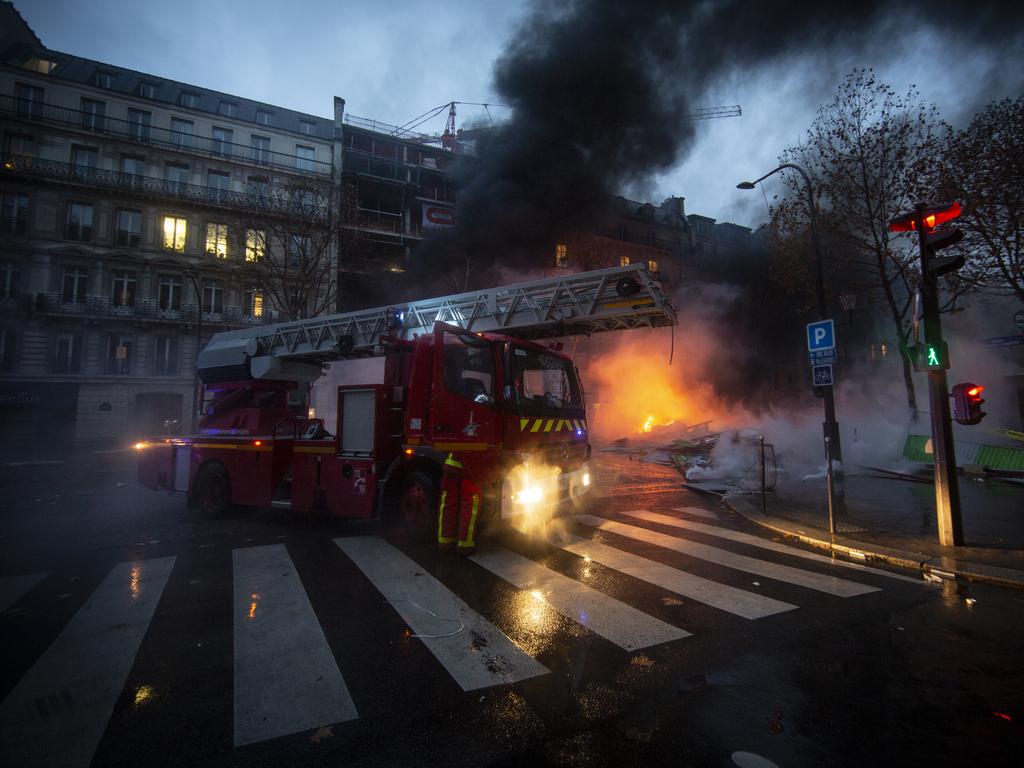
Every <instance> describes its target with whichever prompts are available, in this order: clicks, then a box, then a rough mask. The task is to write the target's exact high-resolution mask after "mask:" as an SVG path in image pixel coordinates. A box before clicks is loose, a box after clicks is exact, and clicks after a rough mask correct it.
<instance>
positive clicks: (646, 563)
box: [552, 534, 797, 619]
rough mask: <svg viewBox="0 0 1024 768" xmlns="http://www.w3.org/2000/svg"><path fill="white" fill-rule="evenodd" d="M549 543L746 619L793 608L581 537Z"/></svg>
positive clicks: (559, 539)
mask: <svg viewBox="0 0 1024 768" xmlns="http://www.w3.org/2000/svg"><path fill="white" fill-rule="evenodd" d="M552 543H553V544H555V545H556V546H559V547H561V548H562V549H564V550H566V551H567V552H572V553H573V554H574V555H579V556H580V557H584V558H589V559H590V560H592V561H593V562H595V563H600V564H601V565H603V566H605V567H607V568H611V569H613V570H616V571H619V572H620V573H624V574H626V575H627V576H632V577H633V578H634V579H640V580H641V581H646V582H648V583H649V584H654V585H655V586H656V587H661V588H662V589H666V590H668V591H669V592H674V593H675V594H677V595H682V596H683V597H688V598H690V599H691V600H696V601H697V602H698V603H704V604H705V605H710V606H712V607H713V608H718V609H719V610H722V611H726V612H727V613H731V614H733V615H734V616H742V617H743V618H745V619H760V618H764V617H765V616H772V615H774V614H776V613H783V612H784V611H792V610H794V609H795V608H796V607H797V606H795V605H793V604H791V603H784V602H782V601H781V600H775V599H774V598H771V597H765V596H763V595H758V594H755V593H753V592H747V591H746V590H743V589H737V588H736V587H731V586H729V585H728V584H719V583H718V582H717V581H711V580H710V579H705V578H703V577H701V576H695V575H694V574H692V573H687V572H686V571H680V570H679V569H678V568H672V567H670V566H668V565H663V564H661V563H656V562H655V561H653V560H648V559H647V558H645V557H640V556H639V555H634V554H633V553H631V552H625V551H623V550H621V549H617V548H615V547H609V546H608V545H606V544H600V543H598V542H596V541H592V540H591V539H585V538H582V537H580V536H572V535H569V534H562V536H561V537H560V538H558V539H552Z"/></svg>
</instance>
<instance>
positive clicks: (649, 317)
mask: <svg viewBox="0 0 1024 768" xmlns="http://www.w3.org/2000/svg"><path fill="white" fill-rule="evenodd" d="M437 322H443V323H448V324H450V325H457V326H459V327H461V328H465V329H466V330H467V331H478V332H488V331H489V332H496V333H505V334H508V335H511V336H516V337H518V338H522V339H544V338H553V337H559V336H571V335H575V334H582V335H589V334H592V333H599V332H601V331H615V330H622V329H628V328H641V327H650V328H656V327H660V326H667V325H674V324H675V322H676V311H675V308H674V307H673V306H672V305H671V303H670V302H669V300H668V298H667V297H666V296H665V295H664V294H663V293H662V291H661V286H660V285H659V284H658V282H657V281H655V280H654V278H652V277H651V275H650V274H648V272H647V270H646V269H645V268H644V265H642V264H629V265H627V266H624V267H614V268H611V269H599V270H594V271H592V272H577V273H568V274H565V275H562V276H559V277H553V278H547V279H543V280H533V281H530V282H525V283H515V284H512V285H505V286H500V287H498V288H487V289H484V290H480V291H471V292H469V293H460V294H456V295H454V296H442V297H439V298H434V299H425V300H423V301H417V302H412V303H410V304H407V305H405V306H401V305H393V306H390V307H378V308H376V309H365V310H360V311H356V312H345V313H342V314H338V315H325V316H321V317H314V318H309V319H307V320H295V321H292V322H285V323H279V324H276V325H265V326H260V327H254V328H246V329H243V330H238V331H226V332H224V333H218V334H216V335H215V336H214V337H213V338H212V339H211V341H210V343H209V344H208V345H207V346H206V348H205V349H203V351H202V352H201V353H200V354H199V359H198V361H197V368H198V369H199V373H200V375H201V376H202V378H203V380H204V381H206V382H207V383H210V382H211V381H224V380H239V379H248V378H250V377H252V378H256V379H285V380H289V381H311V380H313V379H315V378H317V377H318V376H319V375H320V370H321V366H322V364H323V363H324V362H326V361H329V360H338V359H343V358H347V357H358V356H367V355H373V354H375V353H377V352H379V346H378V345H379V343H380V339H381V337H382V336H390V337H393V338H411V337H412V336H414V335H416V334H419V333H426V332H428V331H430V330H431V329H432V328H433V326H434V323H437Z"/></svg>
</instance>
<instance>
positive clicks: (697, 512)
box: [672, 507, 718, 520]
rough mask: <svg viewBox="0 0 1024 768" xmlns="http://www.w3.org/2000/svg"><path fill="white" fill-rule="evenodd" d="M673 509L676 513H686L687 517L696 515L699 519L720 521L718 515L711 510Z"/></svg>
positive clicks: (697, 508)
mask: <svg viewBox="0 0 1024 768" xmlns="http://www.w3.org/2000/svg"><path fill="white" fill-rule="evenodd" d="M672 509H673V510H674V511H675V512H684V513H685V514H687V515H696V516H697V517H704V518H707V519H708V520H717V519H718V515H716V514H715V513H714V512H712V511H711V510H710V509H701V508H700V507H672Z"/></svg>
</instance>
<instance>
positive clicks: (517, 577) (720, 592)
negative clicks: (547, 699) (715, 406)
mask: <svg viewBox="0 0 1024 768" xmlns="http://www.w3.org/2000/svg"><path fill="white" fill-rule="evenodd" d="M694 510H696V508H690V507H684V508H677V509H674V510H672V511H673V512H678V513H680V514H665V513H660V512H651V511H648V510H630V511H625V512H622V513H621V517H623V518H625V519H626V520H629V521H631V522H624V521H622V520H614V519H610V518H608V517H596V516H593V515H577V516H575V517H572V518H570V520H571V521H572V522H573V523H575V524H578V526H579V527H578V528H577V529H576V532H575V533H570V532H562V533H560V534H553V535H552V537H551V538H550V539H549V540H548V541H547V542H546V544H545V550H544V551H546V552H548V553H551V554H552V556H551V557H545V558H543V562H538V559H537V558H535V557H532V556H527V555H526V554H523V553H521V552H519V551H516V549H517V546H518V544H517V541H516V540H515V539H513V540H510V541H509V542H506V543H498V542H492V543H491V544H490V545H489V546H486V547H484V548H482V549H481V551H480V552H479V553H478V554H476V555H474V556H472V557H470V558H468V559H467V560H461V559H455V558H447V559H443V560H437V559H435V558H434V557H432V556H431V557H430V558H427V559H424V556H425V553H423V552H418V551H417V550H415V548H413V549H412V550H410V551H406V549H407V548H403V547H402V546H400V545H396V544H394V543H390V542H388V541H387V540H385V539H384V538H382V537H379V536H346V537H340V538H336V539H334V544H335V545H336V547H337V549H334V548H333V547H331V549H332V551H334V553H335V555H334V556H335V557H336V558H337V557H339V555H338V554H337V553H338V551H340V552H341V556H340V557H341V558H343V560H344V561H345V562H346V563H348V564H349V565H348V568H349V570H348V571H347V572H346V574H345V575H344V576H342V575H340V574H339V575H337V576H336V578H338V579H341V578H346V579H349V580H352V579H357V580H360V586H361V587H365V588H367V589H371V590H373V594H379V595H380V596H381V599H380V610H381V611H389V612H394V613H397V614H398V616H399V617H400V618H401V620H402V621H403V622H404V623H405V625H407V626H408V628H409V630H407V634H406V637H407V638H412V639H413V641H415V642H417V643H421V644H422V647H423V648H425V649H426V651H429V654H430V655H431V656H432V657H433V659H432V662H431V663H435V662H436V665H437V667H436V669H437V670H439V671H441V670H443V673H444V675H446V676H447V677H448V678H450V679H451V681H452V682H453V683H454V684H455V685H457V686H458V688H456V689H454V690H456V691H457V690H458V689H461V690H462V691H466V692H468V691H478V690H481V689H486V688H489V687H492V686H496V685H508V684H515V683H519V682H521V681H526V680H531V679H538V680H539V681H543V680H544V679H545V678H546V676H549V673H550V672H551V671H552V670H554V669H555V667H553V666H552V667H549V665H550V664H551V663H552V662H551V661H549V660H548V659H547V658H545V657H543V655H542V653H541V652H540V651H536V650H534V651H532V652H531V651H528V650H527V649H525V648H524V647H523V645H524V644H523V643H522V632H523V631H524V630H523V628H522V627H521V626H519V627H516V626H510V625H509V616H508V615H507V612H505V613H503V612H501V611H493V610H492V609H488V608H487V607H485V606H487V605H490V603H488V601H486V600H485V601H483V602H482V603H481V601H480V600H479V599H470V598H469V597H468V596H467V595H465V594H459V590H460V586H459V585H462V586H463V587H464V585H465V584H466V583H467V580H469V581H470V582H472V583H474V584H481V585H483V587H484V588H488V587H490V588H496V587H497V585H499V584H502V585H504V586H503V587H502V588H503V589H505V590H509V589H511V590H513V592H515V593H516V594H518V595H521V596H522V597H523V600H524V601H526V602H527V603H529V601H536V602H537V603H538V604H543V605H544V606H546V608H547V609H550V610H552V611H554V612H555V613H553V614H552V615H553V616H557V615H561V616H562V617H564V618H565V619H567V620H568V621H569V622H571V623H572V624H574V625H576V627H578V628H581V630H582V631H584V632H587V633H591V634H592V635H593V636H594V637H597V638H602V639H603V641H605V642H607V643H608V648H610V649H615V648H618V649H622V650H625V651H635V650H638V649H649V648H653V647H656V646H661V645H663V644H671V643H676V642H684V643H686V642H691V643H692V642H694V641H693V640H692V639H691V638H695V637H699V636H701V635H702V634H707V633H708V632H709V631H711V630H712V629H714V630H715V631H719V627H718V626H717V624H716V625H713V626H709V625H708V622H709V621H714V620H715V619H714V617H715V616H722V617H725V618H724V619H723V621H725V620H727V619H730V618H731V619H732V621H736V618H739V619H741V620H744V621H767V620H771V619H772V617H781V616H782V615H784V614H787V613H789V612H792V611H796V610H797V609H798V608H799V605H800V603H801V602H803V599H804V597H806V596H808V595H810V594H812V593H817V594H824V595H826V596H827V597H826V598H822V599H829V598H833V597H838V598H843V599H850V598H857V597H863V596H866V595H869V594H870V593H874V592H879V591H880V590H881V589H882V586H879V585H880V584H881V585H883V586H887V585H888V584H891V583H893V582H891V581H888V582H887V581H886V580H887V579H898V580H902V581H916V580H913V579H910V578H909V577H906V576H899V575H898V574H890V573H888V572H886V571H882V570H879V569H872V568H869V567H867V566H863V565H860V564H844V563H837V562H836V561H834V560H832V559H830V558H824V557H822V556H821V555H818V554H816V553H812V552H807V551H804V550H802V549H798V548H795V547H790V546H787V545H786V544H783V543H781V542H776V541H769V540H766V539H762V538H760V537H757V536H752V535H750V534H746V533H743V532H741V531H737V530H735V529H733V528H731V527H728V526H727V525H724V524H722V523H721V522H720V521H717V519H715V518H713V517H709V516H708V515H700V514H697V513H696V512H695V511H694ZM695 517H696V518H700V521H699V522H698V520H696V519H694V518H695ZM632 523H637V524H635V525H634V524H632ZM647 525H653V526H658V527H661V528H663V529H664V528H670V529H672V530H674V531H678V535H669V534H667V533H663V532H661V531H659V530H655V529H654V528H652V527H646V526H647ZM588 531H589V532H591V533H592V534H593V533H597V535H595V536H593V537H590V538H588V537H587V536H582V535H578V534H579V533H586V532H588ZM605 533H607V534H612V535H613V536H612V537H609V536H606V535H604V534H605ZM694 535H696V537H697V538H694ZM615 537H622V538H623V539H625V540H626V544H625V545H624V546H616V545H615V542H616V538H615ZM700 537H713V538H714V539H716V540H717V541H720V542H721V543H722V546H721V547H717V546H711V545H709V544H706V543H703V541H700V540H698V539H699V538H700ZM630 542H632V543H634V544H635V545H639V546H643V545H652V546H649V547H646V548H645V549H643V550H642V551H643V552H644V555H640V554H636V552H634V551H630V549H636V546H632V547H631V546H630ZM325 543H326V544H328V545H329V542H325ZM732 546H738V547H739V548H740V549H744V548H746V549H745V551H744V552H741V551H736V550H734V549H729V548H728V547H732ZM751 551H754V552H759V553H760V552H763V553H764V557H763V558H762V557H755V556H753V555H751V554H746V553H745V552H751ZM660 552H664V553H665V555H666V556H665V557H664V558H661V559H659V558H660V555H659V553H660ZM430 554H431V555H432V553H430ZM294 555H295V552H293V551H290V549H289V547H288V546H286V545H285V544H280V543H278V544H271V545H266V546H245V547H239V548H235V549H233V550H232V551H231V557H230V569H229V572H230V579H231V588H230V591H229V594H230V604H227V603H225V605H224V606H223V610H224V611H225V614H226V615H229V616H230V621H229V622H227V623H226V624H225V627H230V632H231V642H230V643H229V644H228V646H227V647H228V648H230V653H231V654H232V659H231V662H230V665H231V668H232V670H233V678H232V680H233V683H232V690H230V691H225V692H224V695H225V697H230V702H231V704H230V706H229V708H228V711H229V712H231V721H232V722H231V730H230V732H229V738H230V741H231V743H233V744H234V746H235V747H241V746H245V745H251V744H257V743H260V742H264V741H267V740H270V739H274V738H279V737H282V736H287V735H289V734H295V733H299V732H302V731H310V730H315V729H318V728H322V727H325V726H333V725H336V724H341V723H345V722H349V721H354V720H358V719H359V718H360V717H361V714H360V707H359V705H358V702H359V700H360V699H359V697H358V696H357V695H356V694H358V693H359V691H358V690H357V689H356V688H352V689H350V686H349V685H348V684H347V683H346V680H345V676H347V675H348V674H349V673H348V672H347V671H346V672H344V674H343V671H342V670H344V669H346V668H345V666H344V664H342V666H340V667H339V663H340V662H342V661H343V660H344V658H345V657H347V656H348V654H349V653H350V652H351V653H352V654H356V653H357V652H358V650H359V649H356V648H351V647H349V646H346V645H344V644H343V643H342V641H341V640H339V639H338V638H334V639H331V638H329V637H328V635H327V634H325V622H324V621H323V614H322V611H323V610H325V609H324V608H323V607H320V608H317V607H316V606H315V605H314V603H315V602H316V600H311V593H310V591H309V590H307V589H306V587H305V586H304V581H303V574H304V570H303V567H302V565H301V561H300V562H299V563H298V564H297V563H296V561H294V560H293V556H294ZM554 555H557V557H555V556H554ZM778 556H781V559H786V558H799V560H790V561H789V563H792V562H801V563H806V566H807V567H806V568H803V567H796V566H794V565H792V564H789V563H786V562H780V561H779V559H780V558H778ZM662 559H664V560H665V562H662ZM439 562H444V563H446V565H445V567H444V568H440V567H439V566H438V563H439ZM175 563H176V561H175V557H161V558H153V559H148V560H137V561H131V562H123V563H118V564H116V565H115V566H114V567H113V568H112V569H111V570H110V572H109V573H108V574H107V576H106V578H104V579H103V581H102V582H101V583H100V584H99V586H98V587H97V588H96V589H95V590H94V591H93V592H92V594H91V595H90V596H89V597H88V598H87V599H86V601H85V602H84V604H83V605H82V606H81V608H80V609H79V610H78V611H77V613H75V615H74V617H73V618H71V620H70V621H69V622H68V623H67V625H66V626H65V627H64V629H63V631H61V632H60V633H59V635H58V636H57V637H56V639H55V640H54V641H53V642H52V644H51V645H50V647H49V648H47V649H46V650H45V651H44V652H43V653H42V655H41V656H39V657H38V659H36V660H35V661H34V662H33V663H32V664H31V666H30V667H29V668H28V669H27V670H25V671H24V672H23V674H22V676H21V679H20V680H19V681H18V682H17V683H16V684H15V685H14V687H13V689H11V690H10V692H9V693H7V695H6V698H5V699H4V701H3V703H2V705H0V734H2V735H0V748H2V751H0V757H2V761H3V762H4V764H11V765H19V766H33V765H53V764H60V765H65V766H83V767H84V766H88V765H89V764H90V762H91V761H92V759H93V755H94V753H95V751H96V749H97V745H98V744H99V743H100V739H101V738H102V736H103V734H104V731H105V730H106V729H107V727H108V721H109V720H110V718H111V715H112V713H113V712H114V709H115V706H116V705H117V703H118V697H119V696H120V695H121V692H122V689H123V688H124V686H125V683H126V680H127V679H128V676H129V672H130V671H131V670H132V668H133V665H135V664H136V663H137V662H136V657H137V654H138V653H139V649H140V646H141V645H142V643H143V640H144V638H146V636H147V632H150V631H154V630H153V628H152V627H151V622H152V621H153V619H154V616H155V615H159V614H160V611H161V609H162V608H164V609H165V610H166V607H165V606H163V605H162V604H161V603H160V601H161V596H162V595H163V594H164V591H165V587H167V585H168V582H169V581H171V580H172V578H173V579H188V578H189V577H190V574H189V573H187V572H185V573H180V571H181V570H182V568H181V567H178V568H176V565H175ZM699 563H711V564H713V566H714V569H716V570H714V571H713V572H714V573H716V574H717V573H718V571H717V569H723V571H722V572H723V573H729V572H741V573H748V574H756V575H757V576H758V577H759V578H764V579H766V580H771V581H773V582H777V583H778V586H777V588H776V589H774V590H771V591H772V594H774V595H776V596H775V597H772V596H769V595H767V594H762V593H761V591H752V590H749V589H741V588H739V587H737V586H735V585H734V584H729V583H723V582H722V581H718V580H716V579H714V578H708V577H707V576H704V575H697V574H696V573H692V572H690V568H691V564H699ZM559 564H560V565H559ZM567 564H569V565H567ZM574 564H579V566H581V567H579V568H577V567H575V565H574ZM591 565H594V566H597V567H598V568H599V569H601V570H600V571H599V572H600V574H601V578H598V579H593V578H588V577H587V574H589V573H590V572H591V570H592V569H591V567H590V566H591ZM836 565H842V566H843V567H844V568H846V569H847V570H845V571H844V575H851V576H853V575H856V576H857V579H858V580H852V579H848V578H842V577H839V576H837V575H836V574H835V572H834V570H835V569H834V566H836ZM352 566H354V568H352ZM449 569H457V570H458V572H459V574H460V576H459V578H458V579H451V578H447V576H448V575H449V574H448V571H449ZM695 569H696V570H702V566H701V567H695ZM702 573H707V569H706V568H704V569H703V570H702ZM573 574H575V575H573ZM306 576H307V577H308V576H309V574H308V573H307V574H306ZM317 577H318V578H321V577H324V574H317ZM328 577H329V576H328ZM332 578H333V577H332ZM45 579H46V574H43V573H36V574H30V575H25V576H11V577H5V578H2V579H0V606H2V607H3V608H4V609H6V608H7V607H9V606H11V605H13V604H16V603H17V602H18V601H20V600H23V599H27V598H28V597H30V596H31V594H32V590H34V589H36V588H37V587H39V585H40V584H42V583H45ZM725 580H728V579H725ZM733 581H734V580H733ZM637 582H642V583H643V584H645V585H646V586H645V587H644V589H646V590H648V591H650V590H651V589H654V590H656V591H661V592H663V593H664V594H665V595H666V596H669V595H671V596H679V597H683V598H686V599H687V600H688V601H692V602H693V603H699V604H701V605H703V606H706V607H707V610H704V609H702V610H680V611H675V612H672V613H668V612H658V611H653V612H652V611H651V609H650V608H649V607H644V606H641V605H636V604H633V602H634V601H633V600H632V599H622V595H630V596H631V595H632V594H633V593H634V592H635V591H636V590H635V589H632V588H629V585H630V584H635V583H637ZM611 583H615V584H619V585H620V586H621V585H623V584H624V585H625V586H626V587H627V588H625V589H618V590H617V591H614V592H613V593H614V594H615V595H616V596H613V595H612V594H609V592H611V591H613V590H611V589H609V586H608V585H609V584H611ZM917 583H920V582H917ZM780 595H781V596H784V597H785V598H786V599H785V600H782V599H779V597H778V596H780ZM665 599H666V600H673V601H674V604H676V605H686V604H687V603H685V602H679V601H678V600H676V599H675V598H674V597H673V598H669V597H666V598H665ZM339 605H341V606H342V607H341V609H340V610H344V609H345V608H344V606H345V605H346V604H345V603H344V602H341V603H332V604H331V608H330V610H334V611H337V610H339V607H338V606H339ZM365 605H366V604H365V603H364V604H363V610H365ZM646 605H647V606H649V603H648V604H646ZM352 610H353V611H355V610H356V609H355V607H354V606H353V607H352ZM318 611H320V612H321V613H319V614H318ZM180 612H181V611H180V609H179V610H178V613H180ZM187 613H188V612H187V611H185V614H186V615H187ZM394 613H392V616H393V615H394ZM488 613H493V615H485V614H488ZM652 613H657V614H658V615H652ZM381 615H382V616H383V614H381ZM709 616H710V617H711V618H709ZM353 620H355V619H353ZM779 620H783V619H781V618H780V619H779ZM513 637H515V638H517V639H516V640H513ZM353 638H356V640H353ZM353 642H356V643H357V644H358V643H359V642H366V643H374V642H377V643H379V642H380V639H379V638H374V637H372V636H369V635H364V634H360V633H358V632H356V633H350V634H346V635H345V638H344V643H348V644H352V643H353ZM390 647H391V643H390V641H388V642H384V643H381V646H380V648H375V652H374V653H373V654H370V656H369V657H370V658H372V659H374V660H375V662H374V663H375V664H379V669H375V670H373V674H375V675H378V674H379V675H386V674H388V669H389V664H388V661H387V653H388V652H389V650H388V649H389V648H390ZM339 654H340V655H339ZM537 655H540V656H541V658H537V657H536V656H537ZM144 656H145V654H143V657H144ZM361 657H365V654H364V655H362V656H361ZM424 658H426V659H429V658H430V657H429V656H425V657H424ZM371 709H372V708H371ZM185 716H186V717H187V714H186V715H185Z"/></svg>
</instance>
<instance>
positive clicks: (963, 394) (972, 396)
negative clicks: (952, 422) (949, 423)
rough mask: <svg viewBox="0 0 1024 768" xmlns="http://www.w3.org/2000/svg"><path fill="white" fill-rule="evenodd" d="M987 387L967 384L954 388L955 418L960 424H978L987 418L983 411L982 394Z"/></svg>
mask: <svg viewBox="0 0 1024 768" xmlns="http://www.w3.org/2000/svg"><path fill="white" fill-rule="evenodd" d="M984 391H985V387H983V386H982V385H981V384H971V383H968V382H965V383H963V384H957V385H955V386H954V387H953V391H952V393H951V395H952V397H953V418H954V419H956V421H957V423H958V424H977V423H978V422H980V421H981V420H982V419H983V418H985V412H984V411H983V410H981V404H982V403H984V402H985V401H984V399H982V397H981V393H982V392H984Z"/></svg>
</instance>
